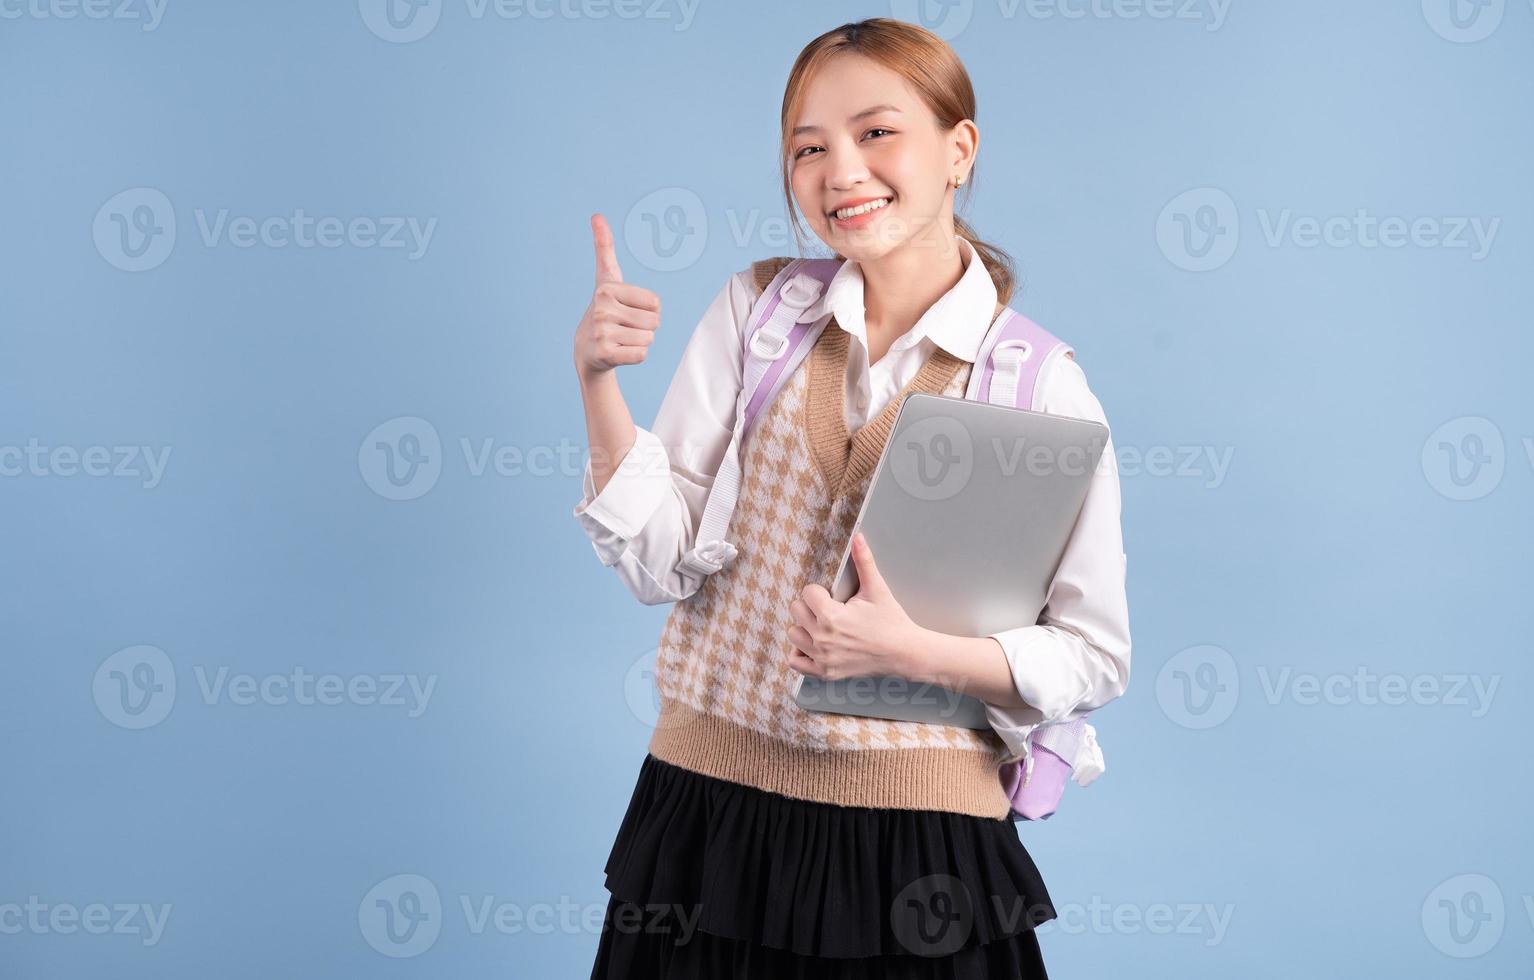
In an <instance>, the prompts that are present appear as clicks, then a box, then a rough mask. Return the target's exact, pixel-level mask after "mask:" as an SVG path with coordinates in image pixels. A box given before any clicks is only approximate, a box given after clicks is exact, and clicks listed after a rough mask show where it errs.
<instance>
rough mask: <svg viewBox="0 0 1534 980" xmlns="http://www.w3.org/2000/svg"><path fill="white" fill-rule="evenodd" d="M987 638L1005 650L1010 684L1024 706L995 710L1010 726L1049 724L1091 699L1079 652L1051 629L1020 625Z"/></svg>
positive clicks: (1063, 717) (1066, 716) (1069, 641)
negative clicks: (1025, 704) (1010, 678)
mask: <svg viewBox="0 0 1534 980" xmlns="http://www.w3.org/2000/svg"><path fill="white" fill-rule="evenodd" d="M988 635H989V636H990V637H992V638H993V639H994V640H996V642H998V643H1000V644H1001V648H1002V649H1003V650H1004V651H1006V654H1007V665H1008V666H1010V667H1011V668H1012V684H1013V686H1014V687H1016V688H1017V693H1018V694H1019V695H1021V696H1022V699H1023V700H1024V701H1026V702H1027V705H1028V706H1027V707H1026V708H997V709H995V710H996V711H998V712H1000V713H1001V714H1002V715H1003V717H1005V718H1009V719H1011V722H1010V723H1011V724H1013V725H1017V724H1019V722H1020V721H1021V723H1023V724H1032V725H1052V724H1054V723H1056V722H1059V721H1064V720H1067V718H1068V716H1069V715H1070V713H1071V710H1072V709H1074V708H1075V707H1076V706H1077V705H1078V704H1080V703H1081V702H1082V701H1085V700H1086V699H1087V698H1088V697H1090V696H1091V694H1092V682H1091V680H1090V679H1089V678H1088V677H1087V676H1086V674H1085V673H1084V671H1083V666H1084V665H1083V663H1082V655H1081V653H1080V651H1079V650H1076V649H1073V648H1072V645H1071V640H1070V639H1067V638H1065V637H1062V636H1059V635H1058V634H1056V633H1055V632H1054V629H1053V628H1051V627H1049V626H1045V625H1043V624H1039V625H1035V626H1020V627H1017V628H1016V629H1010V630H1002V631H1001V632H999V633H990V634H988ZM1076 642H1077V643H1081V642H1085V641H1082V640H1079V639H1078V640H1076Z"/></svg>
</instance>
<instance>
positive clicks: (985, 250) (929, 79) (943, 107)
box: [781, 17, 1017, 303]
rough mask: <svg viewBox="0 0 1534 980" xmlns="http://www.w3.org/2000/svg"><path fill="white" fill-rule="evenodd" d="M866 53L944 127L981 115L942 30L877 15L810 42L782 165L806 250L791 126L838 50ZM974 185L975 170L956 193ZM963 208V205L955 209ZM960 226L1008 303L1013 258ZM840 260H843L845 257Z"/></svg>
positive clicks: (796, 75) (800, 66)
mask: <svg viewBox="0 0 1534 980" xmlns="http://www.w3.org/2000/svg"><path fill="white" fill-rule="evenodd" d="M842 53H852V54H860V55H862V56H863V57H865V58H868V59H870V60H872V61H875V62H877V63H878V64H880V65H882V66H883V67H885V68H888V69H889V70H891V71H893V72H896V73H898V74H899V75H901V76H902V77H904V78H905V79H906V81H908V82H910V83H911V86H912V87H913V88H914V89H916V91H917V92H919V93H920V94H921V97H922V99H923V101H925V102H926V103H927V107H928V108H929V109H931V110H932V114H933V115H934V116H935V117H936V120H937V124H938V126H940V127H942V128H943V129H945V130H947V129H952V128H953V127H954V126H956V125H958V124H959V123H960V122H961V121H963V120H965V119H974V118H975V89H974V86H973V85H971V84H970V81H969V73H968V72H967V71H965V70H964V65H963V63H962V62H960V61H959V56H958V55H957V54H955V53H954V50H953V48H951V47H949V46H948V43H947V42H946V41H944V40H943V39H942V38H940V37H938V36H937V35H936V34H934V33H932V32H931V31H929V30H927V29H926V28H925V27H921V26H919V25H916V24H908V23H906V22H905V21H900V20H891V19H890V18H887V17H872V18H869V19H868V20H860V21H857V22H856V23H852V24H843V25H842V26H841V27H838V28H835V29H833V30H830V31H827V32H826V33H824V34H822V35H820V36H819V37H817V38H816V39H815V40H813V41H811V42H810V43H809V44H807V45H806V46H805V48H804V50H803V51H801V52H799V57H798V58H797V59H795V61H794V67H793V69H792V70H791V71H790V72H789V73H788V85H787V86H786V87H785V88H784V91H783V134H782V161H781V162H782V169H783V197H784V199H785V200H786V201H787V202H788V214H789V218H790V220H791V222H792V224H793V229H794V239H795V240H796V241H797V242H798V243H799V248H800V251H801V252H802V251H803V250H804V238H803V235H802V231H803V227H802V226H801V225H800V223H799V214H798V212H797V210H796V209H795V207H794V196H793V187H792V182H791V180H790V176H789V175H790V171H791V170H792V167H793V161H792V159H791V156H790V154H791V148H790V147H791V143H790V139H789V129H790V127H791V126H793V120H794V116H795V114H796V113H797V112H798V111H799V103H800V102H801V101H802V100H803V96H804V90H805V87H806V86H807V85H808V84H809V81H810V79H811V78H812V77H813V76H814V74H815V72H816V71H817V70H818V69H819V68H820V67H821V66H822V65H824V64H825V63H826V62H827V61H829V60H830V59H831V58H833V57H834V56H836V55H838V54H842ZM973 187H974V169H973V168H972V169H971V171H970V179H969V180H968V181H966V182H965V184H964V186H963V187H962V188H961V189H960V190H959V191H957V192H956V196H957V195H958V194H963V195H964V196H965V197H964V199H965V200H966V201H967V200H968V199H969V197H968V195H969V192H970V190H971V189H972V188H973ZM954 210H955V212H957V211H958V207H957V205H955V208H954ZM953 225H954V230H955V231H956V232H958V234H959V235H961V236H963V238H964V239H965V240H966V241H968V242H969V243H970V244H971V245H972V246H974V249H975V254H976V255H978V256H979V257H980V261H981V262H983V263H985V269H986V271H987V272H989V273H990V274H991V281H992V282H994V283H995V284H996V298H997V299H998V300H999V301H1001V302H1002V303H1007V302H1009V301H1010V300H1011V299H1012V292H1013V289H1014V287H1015V285H1016V282H1017V275H1016V272H1015V271H1014V269H1013V265H1012V257H1011V256H1009V255H1008V254H1007V253H1006V252H1003V251H1002V250H1001V249H999V248H997V247H996V246H994V245H990V244H988V243H986V242H983V241H981V240H980V239H979V238H978V237H977V236H976V235H975V232H974V229H972V228H970V226H969V225H968V224H967V223H966V222H965V221H964V220H963V219H962V218H960V217H959V216H958V214H957V213H955V214H954V216H953ZM837 258H841V256H840V255H838V256H837Z"/></svg>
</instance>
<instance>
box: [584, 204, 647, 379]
mask: <svg viewBox="0 0 1534 980" xmlns="http://www.w3.org/2000/svg"><path fill="white" fill-rule="evenodd" d="M591 237H592V241H593V243H594V244H595V246H596V288H595V289H594V290H593V291H592V294H591V305H590V306H588V307H586V313H585V315H584V316H582V317H581V322H580V326H579V327H577V328H576V331H575V369H576V371H577V372H579V374H580V375H581V377H582V379H583V380H589V379H591V378H595V377H598V376H600V375H602V374H605V373H606V372H608V371H611V370H612V369H613V368H615V367H617V366H618V365H620V364H638V363H639V362H641V361H643V360H644V359H645V355H646V353H647V352H648V351H649V347H650V344H651V342H653V341H654V340H655V331H656V330H657V329H659V327H660V297H659V296H657V295H656V294H655V293H653V292H651V291H650V290H648V289H645V288H644V287H642V286H635V285H632V284H630V283H625V282H624V281H623V270H622V269H620V268H619V267H618V256H617V254H616V253H615V252H614V251H613V233H612V229H611V228H609V227H608V225H607V219H606V218H604V217H603V216H602V215H601V213H600V212H599V213H597V214H594V215H592V216H591Z"/></svg>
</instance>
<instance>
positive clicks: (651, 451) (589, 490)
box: [572, 269, 755, 605]
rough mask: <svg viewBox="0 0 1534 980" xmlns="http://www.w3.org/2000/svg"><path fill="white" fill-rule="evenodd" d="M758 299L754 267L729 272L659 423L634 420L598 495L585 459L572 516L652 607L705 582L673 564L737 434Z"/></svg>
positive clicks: (691, 344) (694, 339) (668, 393)
mask: <svg viewBox="0 0 1534 980" xmlns="http://www.w3.org/2000/svg"><path fill="white" fill-rule="evenodd" d="M754 302H755V290H754V286H753V284H752V282H751V279H750V270H749V269H748V270H745V271H743V272H737V273H736V274H734V275H732V276H731V277H730V279H729V281H728V282H726V283H725V285H724V287H723V288H722V289H721V290H720V291H719V293H718V294H717V295H716V296H715V297H714V299H713V301H712V302H711V303H710V304H709V306H708V309H707V310H705V311H704V313H703V316H702V318H701V319H700V320H699V322H698V325H697V327H696V328H695V329H694V330H693V333H692V336H691V338H689V340H688V342H687V346H686V348H685V349H684V350H683V352H682V358H681V361H680V362H679V364H678V366H677V369H676V373H675V374H674V375H673V376H672V379H671V383H670V385H669V387H668V388H667V390H666V394H665V397H664V398H662V400H661V406H660V410H659V411H658V412H657V413H656V416H655V424H654V425H653V426H652V427H651V428H649V429H646V428H644V427H642V426H639V425H635V426H634V430H635V437H634V444H633V445H632V446H631V447H629V450H628V452H627V453H625V454H624V457H623V458H622V459H621V460H619V461H618V465H617V467H616V468H615V469H614V471H613V474H612V476H611V477H609V478H608V481H607V483H606V484H605V485H604V486H603V487H602V490H601V492H600V493H598V492H597V490H596V484H595V481H594V480H593V478H592V473H591V459H590V456H589V454H588V456H587V459H586V463H585V467H584V471H583V474H582V496H581V499H580V501H579V502H578V503H577V504H576V505H575V507H574V509H573V510H572V514H573V516H574V517H575V519H576V521H577V522H579V524H580V526H581V529H582V530H584V531H585V532H586V535H587V537H588V538H590V539H591V547H592V550H593V551H594V552H595V553H596V555H597V558H598V559H599V560H600V561H601V562H602V564H603V565H606V566H608V567H610V568H613V569H614V570H615V571H616V572H617V574H618V576H619V578H620V579H621V580H622V581H623V583H624V585H626V586H627V587H628V589H629V591H630V592H631V593H633V595H634V597H635V598H637V599H638V600H639V601H640V602H643V603H646V604H647V605H657V604H660V603H664V602H676V601H679V600H681V599H685V598H686V597H687V596H689V595H691V594H692V593H693V592H695V591H697V589H698V587H699V586H700V585H701V584H702V578H701V577H698V576H693V575H688V574H686V573H684V572H681V571H679V570H678V569H677V567H676V565H677V562H678V561H680V560H681V558H682V556H683V555H685V554H686V553H687V552H688V551H689V550H690V549H691V548H692V545H693V539H694V538H695V536H696V534H697V529H698V524H699V523H700V522H701V520H702V517H703V506H704V504H705V503H706V502H707V500H708V493H709V490H710V489H711V488H712V487H713V483H714V474H716V473H717V472H718V471H719V463H720V460H721V459H723V457H724V452H725V449H726V448H727V447H728V446H729V442H730V435H731V433H732V432H733V431H734V426H735V403H736V400H737V397H738V395H739V392H740V387H741V353H742V351H743V349H744V341H743V337H742V334H743V332H744V322H745V320H746V318H747V317H748V316H749V315H750V310H751V307H752V305H753V304H754Z"/></svg>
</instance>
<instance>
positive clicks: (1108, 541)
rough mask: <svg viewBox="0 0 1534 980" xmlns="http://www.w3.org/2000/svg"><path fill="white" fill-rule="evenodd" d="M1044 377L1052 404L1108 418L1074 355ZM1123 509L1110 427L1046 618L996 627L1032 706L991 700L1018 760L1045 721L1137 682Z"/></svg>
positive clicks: (1081, 710)
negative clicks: (1132, 654)
mask: <svg viewBox="0 0 1534 980" xmlns="http://www.w3.org/2000/svg"><path fill="white" fill-rule="evenodd" d="M1044 380H1045V383H1046V385H1047V387H1046V388H1045V391H1044V401H1043V404H1042V406H1041V408H1042V410H1043V411H1045V412H1049V413H1051V414H1055V415H1069V416H1074V417H1076V418H1082V419H1091V420H1094V421H1097V422H1101V423H1103V424H1104V425H1107V424H1108V420H1107V417H1106V415H1105V414H1104V413H1103V408H1102V405H1101V404H1099V403H1098V400H1097V398H1096V396H1094V395H1093V394H1092V391H1091V389H1090V388H1089V387H1088V386H1087V380H1086V375H1085V373H1084V372H1083V371H1082V369H1081V367H1080V365H1078V364H1077V363H1076V361H1075V359H1074V358H1061V359H1060V360H1059V361H1057V362H1056V363H1055V364H1054V366H1053V367H1052V368H1051V369H1050V371H1049V374H1048V375H1047V376H1046V378H1045V379H1044ZM1120 510H1121V502H1120V494H1119V477H1118V466H1117V457H1116V455H1115V454H1114V449H1113V437H1112V434H1111V432H1110V434H1109V436H1108V438H1107V440H1106V442H1105V443H1104V448H1103V456H1102V462H1101V463H1100V464H1099V465H1098V467H1097V469H1096V470H1095V471H1094V473H1093V476H1092V479H1091V482H1090V484H1089V485H1088V488H1087V494H1086V498H1085V500H1084V501H1083V503H1082V507H1081V514H1080V515H1079V517H1078V518H1077V520H1076V526H1075V528H1074V529H1073V530H1072V532H1071V536H1070V539H1069V540H1068V541H1067V543H1066V547H1065V552H1064V554H1063V555H1062V557H1061V560H1060V566H1059V568H1058V569H1057V570H1056V572H1055V577H1054V580H1053V581H1052V583H1051V585H1050V589H1049V593H1048V597H1047V599H1046V601H1045V604H1044V609H1043V611H1042V613H1041V614H1040V616H1039V621H1038V623H1037V624H1036V625H1033V626H1021V627H1017V628H1015V629H1009V630H1003V631H1001V632H999V633H992V634H989V635H990V636H992V637H993V638H994V639H995V640H996V641H997V642H998V643H1000V644H1001V647H1002V650H1003V651H1004V652H1005V653H1006V657H1007V663H1008V665H1009V666H1010V667H1011V670H1012V680H1013V683H1014V684H1015V685H1016V687H1017V691H1018V694H1019V695H1021V697H1022V699H1023V700H1024V701H1025V702H1027V705H1028V706H1027V707H1021V708H1004V707H998V706H996V705H991V704H987V705H986V714H987V719H988V720H989V721H990V723H991V727H992V728H993V729H994V730H995V731H996V733H997V734H998V735H1000V736H1001V738H1002V741H1003V742H1005V743H1006V746H1007V749H1008V760H1009V761H1010V760H1013V759H1018V758H1021V757H1022V755H1023V744H1024V742H1025V741H1026V740H1027V738H1028V736H1029V734H1030V733H1031V732H1032V731H1033V730H1034V729H1035V728H1037V727H1038V726H1040V725H1050V724H1055V723H1060V722H1068V721H1072V720H1074V719H1076V718H1079V717H1081V716H1082V715H1085V714H1087V713H1088V712H1090V711H1094V710H1096V709H1098V708H1101V707H1102V706H1103V705H1105V704H1107V703H1108V702H1110V701H1112V700H1114V699H1115V698H1117V697H1119V696H1121V695H1122V694H1123V693H1124V690H1125V688H1126V687H1127V686H1128V684H1129V651H1130V640H1129V605H1128V599H1127V596H1126V593H1125V573H1126V570H1127V563H1128V556H1127V555H1126V554H1125V552H1124V540H1123V530H1122V526H1121V521H1120Z"/></svg>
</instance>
